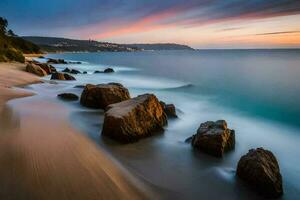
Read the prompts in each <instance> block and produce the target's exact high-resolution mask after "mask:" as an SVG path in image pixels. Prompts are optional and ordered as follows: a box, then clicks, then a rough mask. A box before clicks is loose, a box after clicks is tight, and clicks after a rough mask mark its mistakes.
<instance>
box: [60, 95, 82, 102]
mask: <svg viewBox="0 0 300 200" xmlns="http://www.w3.org/2000/svg"><path fill="white" fill-rule="evenodd" d="M57 96H58V97H59V98H62V99H64V100H69V101H77V100H78V99H79V97H78V96H77V95H76V94H73V93H62V94H59V95H57Z"/></svg>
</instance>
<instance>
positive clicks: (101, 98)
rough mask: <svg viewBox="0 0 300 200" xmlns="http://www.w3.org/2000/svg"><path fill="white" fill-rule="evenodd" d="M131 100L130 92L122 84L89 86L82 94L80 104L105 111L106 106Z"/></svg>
mask: <svg viewBox="0 0 300 200" xmlns="http://www.w3.org/2000/svg"><path fill="white" fill-rule="evenodd" d="M127 99H130V95H129V92H128V90H127V89H126V88H125V87H123V85H121V84H116V83H109V84H100V85H91V84H87V85H86V86H85V88H84V90H83V92H82V94H81V99H80V103H81V104H82V105H83V106H86V107H90V108H101V109H105V108H106V106H108V105H109V104H113V103H118V102H121V101H125V100H127Z"/></svg>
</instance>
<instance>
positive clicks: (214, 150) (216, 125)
mask: <svg viewBox="0 0 300 200" xmlns="http://www.w3.org/2000/svg"><path fill="white" fill-rule="evenodd" d="M192 146H193V147H194V148H197V149H200V150H202V151H204V152H206V153H208V154H210V155H213V156H216V157H222V156H223V154H224V152H226V151H228V150H231V149H234V146H235V132H234V130H230V129H228V128H227V123H226V121H225V120H218V121H216V122H212V121H208V122H205V123H202V124H201V125H200V127H199V128H198V130H197V134H196V135H194V136H193V138H192Z"/></svg>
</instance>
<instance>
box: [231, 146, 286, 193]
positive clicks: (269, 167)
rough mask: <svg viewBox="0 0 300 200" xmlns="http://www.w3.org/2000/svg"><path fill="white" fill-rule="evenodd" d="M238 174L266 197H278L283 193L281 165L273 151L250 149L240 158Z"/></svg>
mask: <svg viewBox="0 0 300 200" xmlns="http://www.w3.org/2000/svg"><path fill="white" fill-rule="evenodd" d="M236 174H237V175H238V177H240V178H241V179H243V180H244V181H246V182H247V183H248V184H250V185H251V186H252V187H253V188H255V189H256V190H257V191H258V192H259V193H261V194H262V195H264V196H266V197H269V198H276V197H279V196H281V195H282V194H283V187H282V177H281V174H280V169H279V165H278V162H277V160H276V158H275V156H274V155H273V153H272V152H271V151H268V150H265V149H263V148H257V149H251V150H249V152H248V153H247V154H246V155H244V156H242V157H241V159H240V160H239V163H238V166H237V171H236Z"/></svg>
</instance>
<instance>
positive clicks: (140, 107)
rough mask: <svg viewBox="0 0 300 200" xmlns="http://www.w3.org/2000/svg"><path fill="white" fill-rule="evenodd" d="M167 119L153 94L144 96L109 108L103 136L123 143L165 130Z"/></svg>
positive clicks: (105, 117)
mask: <svg viewBox="0 0 300 200" xmlns="http://www.w3.org/2000/svg"><path fill="white" fill-rule="evenodd" d="M165 124H167V117H166V114H165V112H164V111H163V108H162V106H161V105H160V103H159V101H158V99H157V98H156V96H155V95H153V94H144V95H140V96H138V97H135V98H132V99H130V100H127V101H123V102H120V103H116V104H111V105H109V106H108V107H107V111H106V112H105V116H104V124H103V129H102V134H103V135H105V136H108V137H110V138H113V139H115V140H117V141H120V142H123V143H129V142H134V141H137V140H138V139H140V138H143V137H147V136H150V135H152V134H154V133H155V132H156V131H159V130H163V126H164V125H165Z"/></svg>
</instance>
